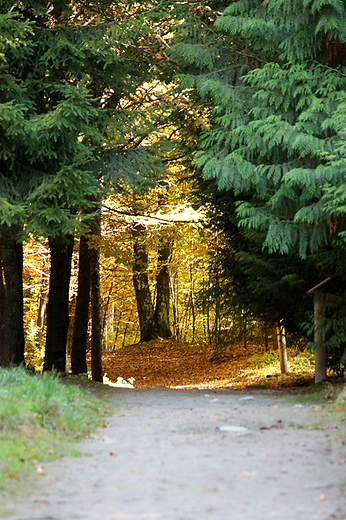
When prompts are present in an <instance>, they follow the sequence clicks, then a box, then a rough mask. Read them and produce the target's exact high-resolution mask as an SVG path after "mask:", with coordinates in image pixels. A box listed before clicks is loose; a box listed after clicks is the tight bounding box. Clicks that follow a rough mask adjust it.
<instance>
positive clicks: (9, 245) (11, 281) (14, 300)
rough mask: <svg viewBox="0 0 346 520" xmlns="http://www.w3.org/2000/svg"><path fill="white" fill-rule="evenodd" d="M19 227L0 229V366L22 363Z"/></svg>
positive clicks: (22, 331)
mask: <svg viewBox="0 0 346 520" xmlns="http://www.w3.org/2000/svg"><path fill="white" fill-rule="evenodd" d="M19 230H20V228H19V227H18V226H12V227H7V228H6V227H5V226H4V227H3V228H2V230H1V250H2V270H3V275H4V279H5V284H4V280H3V278H2V274H1V282H0V300H1V303H0V307H1V310H0V313H1V314H2V315H3V318H4V322H3V324H2V327H1V332H0V334H1V335H2V341H3V343H2V344H1V351H2V353H1V356H0V363H1V365H2V366H8V365H9V364H10V363H13V364H15V365H20V364H21V363H24V329H23V247H22V244H19V243H18V242H17V239H16V237H17V234H18V231H19Z"/></svg>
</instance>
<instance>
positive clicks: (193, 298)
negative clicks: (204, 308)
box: [190, 262, 196, 341]
mask: <svg viewBox="0 0 346 520" xmlns="http://www.w3.org/2000/svg"><path fill="white" fill-rule="evenodd" d="M190 284H191V289H190V292H191V313H192V341H195V336H196V309H195V280H194V278H193V262H191V264H190Z"/></svg>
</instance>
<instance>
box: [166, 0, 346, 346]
mask: <svg viewBox="0 0 346 520" xmlns="http://www.w3.org/2000/svg"><path fill="white" fill-rule="evenodd" d="M345 17H346V8H345V5H344V3H343V2H341V1H339V0H328V1H323V2H320V1H305V0H298V1H297V2H282V1H280V0H268V1H266V2H262V3H258V2H255V1H251V0H250V1H243V0H240V1H236V2H230V3H229V5H228V6H227V7H226V8H225V9H223V10H222V13H221V12H217V13H216V19H215V22H214V23H213V24H212V25H211V24H209V25H208V24H205V23H204V24H201V25H200V27H202V25H203V28H202V29H201V30H200V32H199V38H200V41H201V43H203V45H204V47H205V50H206V57H205V60H204V61H203V60H201V58H200V57H201V56H202V53H201V51H200V49H199V48H198V49H197V47H196V57H195V59H194V60H193V59H192V57H191V52H192V51H191V41H190V40H191V38H189V37H187V39H186V47H184V44H183V43H181V42H179V45H177V46H176V47H175V52H176V53H177V54H179V55H180V59H181V60H182V62H183V63H191V62H192V61H193V63H194V65H195V71H193V73H192V74H187V75H185V77H184V78H183V79H182V86H183V87H188V88H190V89H193V96H195V97H196V96H199V99H200V100H201V102H204V103H205V106H206V107H208V108H209V110H210V129H209V130H208V131H206V132H204V133H202V134H201V135H200V140H201V150H200V151H198V152H197V153H196V154H195V165H196V167H197V168H198V169H199V170H200V171H201V172H202V174H203V177H204V179H205V180H208V181H210V183H212V185H213V186H214V189H216V190H218V191H217V193H216V194H215V196H214V200H213V204H214V205H215V206H216V207H218V208H219V211H220V213H222V210H223V206H222V205H221V204H220V202H219V200H217V199H218V198H219V199H220V198H221V197H223V196H225V195H224V194H225V193H226V192H227V191H229V198H230V199H231V200H232V201H233V202H232V204H234V208H235V209H234V210H233V209H232V210H231V213H232V212H233V211H235V215H236V218H235V222H236V223H237V224H238V225H240V226H242V227H243V228H244V233H245V234H246V236H247V237H248V238H250V237H251V233H249V231H246V230H254V232H253V233H252V238H251V239H250V243H248V245H247V249H246V251H247V253H248V254H249V253H250V254H251V247H253V248H255V250H256V253H255V257H256V258H257V259H259V260H260V261H262V260H263V256H261V255H262V254H260V252H259V250H258V241H260V242H261V243H262V244H263V247H264V248H265V250H267V251H268V252H269V254H271V255H274V257H275V255H277V254H278V253H279V254H286V255H287V254H289V255H296V254H298V255H299V256H300V257H301V258H302V259H306V261H307V263H306V265H307V266H310V268H312V272H314V273H315V275H316V283H318V282H320V281H322V280H323V279H324V278H327V277H328V276H332V278H333V280H334V281H333V284H334V286H333V284H331V285H330V286H329V287H328V286H326V291H327V292H329V293H330V295H333V298H332V299H333V301H334V304H335V302H336V300H338V301H339V304H338V305H337V307H338V313H339V315H338V318H337V317H336V316H337V313H336V307H334V310H333V313H332V315H330V316H329V323H330V324H331V323H334V325H331V326H332V327H333V326H335V327H336V329H337V330H338V334H340V336H339V338H338V340H336V339H335V338H336V335H335V330H334V333H333V334H332V335H331V336H329V340H326V341H327V344H329V345H333V344H334V345H342V343H343V342H344V340H345V338H344V332H343V331H344V330H345V309H344V306H343V304H342V303H341V302H342V294H343V291H344V288H343V279H344V274H345V264H344V260H343V258H344V247H345V246H344V237H345V233H344V229H345V203H344V202H345V199H344V193H345V188H346V183H345V158H346V157H345V149H344V137H345V123H346V120H345V116H344V114H345V110H344V108H345V87H346V84H345V78H346V69H345V65H346V63H345V48H346V47H345V36H346V32H345V30H346V25H345ZM216 49H217V52H216ZM227 211H229V209H227ZM227 211H226V214H224V215H223V216H221V221H222V223H223V224H222V225H223V226H225V227H226V229H227V219H229V218H230V213H228V212H227ZM232 214H233V213H232ZM232 218H233V217H232ZM237 236H238V235H237ZM250 244H252V246H250ZM256 244H257V245H256ZM232 247H233V248H234V244H233V246H232ZM249 247H250V251H249ZM235 250H237V248H235ZM230 251H231V255H232V249H231V250H230ZM230 251H228V253H230ZM242 255H243V253H242ZM274 257H273V258H274ZM242 258H244V255H243V256H242ZM245 258H246V255H245ZM257 261H258V260H257ZM277 267H278V266H277V265H276V267H275V269H277ZM242 270H243V271H244V267H243V268H242ZM277 274H278V273H277ZM308 278H309V277H308ZM255 284H256V289H255V291H257V290H258V287H259V286H260V285H261V284H260V280H259V278H258V276H257V277H255ZM269 294H270V292H269ZM337 295H340V298H341V299H340V298H339V297H338V296H337ZM340 305H341V306H340ZM331 338H333V339H331ZM334 340H335V341H334Z"/></svg>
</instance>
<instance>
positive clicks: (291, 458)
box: [2, 387, 346, 520]
mask: <svg viewBox="0 0 346 520" xmlns="http://www.w3.org/2000/svg"><path fill="white" fill-rule="evenodd" d="M106 388H107V387H106ZM102 392H103V394H104V396H105V398H106V399H107V401H108V402H109V404H110V405H111V406H112V407H114V408H115V412H114V414H113V415H112V416H111V417H110V418H109V419H108V420H107V425H106V426H107V427H106V428H100V429H99V430H98V434H97V437H96V438H94V439H88V440H86V441H85V442H83V443H82V444H81V445H79V446H78V449H81V450H82V452H83V455H82V456H80V457H76V458H69V457H66V458H63V459H60V460H56V461H53V462H50V463H46V464H44V472H42V474H40V475H39V474H37V475H36V476H35V478H34V480H33V481H32V482H31V483H30V487H32V489H31V490H30V491H28V489H26V491H24V490H21V491H19V494H18V493H16V494H14V495H13V496H12V497H11V495H9V496H7V503H6V508H7V511H8V514H7V515H6V514H4V513H5V511H4V510H3V515H2V518H6V519H8V520H207V519H208V520H224V519H230V520H270V519H271V518H273V519H275V520H315V519H316V520H317V519H323V520H327V519H328V520H331V519H337V520H344V519H346V445H345V444H346V443H345V431H344V430H341V429H340V423H339V424H338V423H337V422H335V417H334V416H333V413H330V411H329V410H328V409H326V408H324V406H323V404H322V405H320V404H316V403H314V402H311V396H310V397H307V398H306V399H305V398H304V396H300V395H294V394H293V395H288V394H287V393H286V392H279V391H274V390H267V391H265V392H258V391H256V390H252V391H251V390H249V391H248V390H247V391H245V392H244V391H243V392H241V391H227V390H219V391H205V390H197V389H196V390H194V389H193V390H172V389H167V388H163V387H158V388H148V389H143V388H135V389H113V388H110V387H109V390H108V389H107V390H103V391H102ZM238 428H239V429H238ZM10 509H12V513H10V512H9V510H10Z"/></svg>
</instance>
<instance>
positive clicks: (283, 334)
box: [278, 325, 288, 374]
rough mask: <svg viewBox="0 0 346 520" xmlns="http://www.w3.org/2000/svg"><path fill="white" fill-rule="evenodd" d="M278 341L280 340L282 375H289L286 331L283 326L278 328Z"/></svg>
mask: <svg viewBox="0 0 346 520" xmlns="http://www.w3.org/2000/svg"><path fill="white" fill-rule="evenodd" d="M278 331H279V334H278V339H279V342H278V343H279V358H280V370H281V374H287V372H288V364H287V351H286V330H285V327H284V326H283V325H280V327H278Z"/></svg>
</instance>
